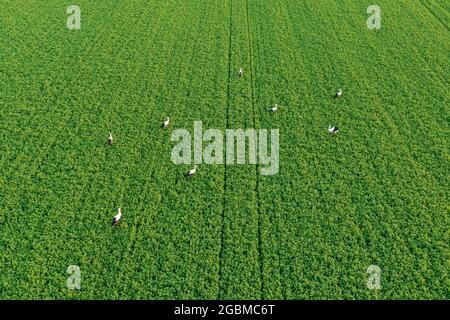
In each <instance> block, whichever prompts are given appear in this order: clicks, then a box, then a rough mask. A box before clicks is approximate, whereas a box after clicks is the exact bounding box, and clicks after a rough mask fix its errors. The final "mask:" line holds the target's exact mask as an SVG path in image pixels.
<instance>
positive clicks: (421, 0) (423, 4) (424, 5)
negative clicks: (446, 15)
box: [419, 0, 450, 31]
mask: <svg viewBox="0 0 450 320" xmlns="http://www.w3.org/2000/svg"><path fill="white" fill-rule="evenodd" d="M419 2H420V3H421V4H422V6H423V7H425V9H426V10H427V11H428V12H430V13H431V14H432V15H433V16H434V17H435V18H436V20H437V21H439V22H440V23H441V24H442V25H443V26H444V28H445V29H447V31H450V28H449V27H448V26H447V24H446V23H445V22H444V21H442V19H441V18H440V17H439V16H438V15H437V14H436V13H435V12H434V11H433V10H432V9H430V8H429V7H428V6H427V5H426V4H425V3H424V2H423V0H419Z"/></svg>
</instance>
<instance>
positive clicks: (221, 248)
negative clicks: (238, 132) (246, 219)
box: [217, 0, 233, 299]
mask: <svg viewBox="0 0 450 320" xmlns="http://www.w3.org/2000/svg"><path fill="white" fill-rule="evenodd" d="M232 27H233V0H230V28H229V43H228V87H227V111H226V115H227V117H226V127H225V128H226V129H228V126H229V121H230V120H229V119H230V114H229V110H230V94H231V79H232V70H231V52H232V51H231V44H232V32H231V31H232ZM223 167H224V175H223V206H222V226H221V229H222V237H221V242H220V253H219V291H218V294H217V299H220V298H221V292H222V290H223V287H222V278H223V274H222V264H223V262H222V261H223V255H224V250H223V248H224V243H225V208H226V204H227V192H226V191H227V164H226V163H225V165H224V166H223Z"/></svg>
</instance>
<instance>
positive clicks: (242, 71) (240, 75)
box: [239, 68, 244, 78]
mask: <svg viewBox="0 0 450 320" xmlns="http://www.w3.org/2000/svg"><path fill="white" fill-rule="evenodd" d="M243 75H244V69H242V68H239V77H240V78H242V76H243Z"/></svg>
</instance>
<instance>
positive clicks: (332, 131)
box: [328, 126, 339, 134]
mask: <svg viewBox="0 0 450 320" xmlns="http://www.w3.org/2000/svg"><path fill="white" fill-rule="evenodd" d="M328 132H329V133H331V134H336V133H338V132H339V128H338V127H332V126H328Z"/></svg>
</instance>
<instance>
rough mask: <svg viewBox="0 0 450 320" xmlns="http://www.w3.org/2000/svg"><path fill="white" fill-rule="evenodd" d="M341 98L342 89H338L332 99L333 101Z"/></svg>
mask: <svg viewBox="0 0 450 320" xmlns="http://www.w3.org/2000/svg"><path fill="white" fill-rule="evenodd" d="M341 96H342V89H339V90H338V91H337V92H336V95H335V96H334V98H335V99H338V98H340V97H341Z"/></svg>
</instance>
